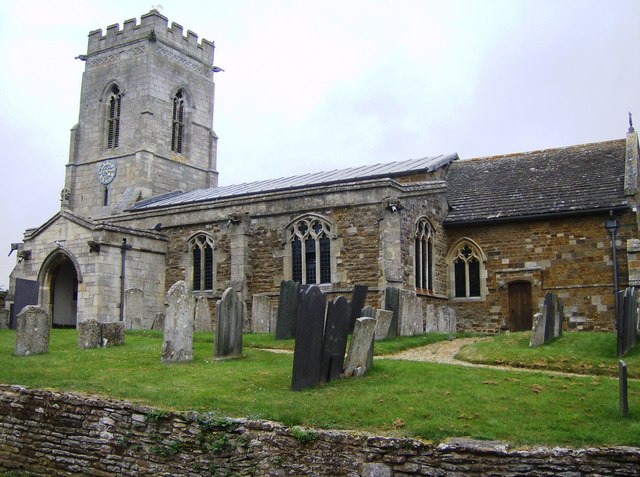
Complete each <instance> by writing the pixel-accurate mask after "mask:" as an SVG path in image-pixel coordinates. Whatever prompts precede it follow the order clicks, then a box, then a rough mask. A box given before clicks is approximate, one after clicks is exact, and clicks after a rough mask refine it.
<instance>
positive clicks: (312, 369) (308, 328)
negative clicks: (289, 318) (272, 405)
mask: <svg viewBox="0 0 640 477" xmlns="http://www.w3.org/2000/svg"><path fill="white" fill-rule="evenodd" d="M325 311H326V302H325V297H324V293H322V291H321V290H320V288H318V287H317V286H315V285H313V286H310V287H308V288H306V289H305V290H303V291H301V292H300V304H299V306H298V317H297V318H296V343H295V348H294V350H293V371H292V373H291V389H292V390H293V391H300V390H302V389H306V388H311V387H314V386H317V385H318V384H320V382H321V365H322V346H323V342H324V316H325Z"/></svg>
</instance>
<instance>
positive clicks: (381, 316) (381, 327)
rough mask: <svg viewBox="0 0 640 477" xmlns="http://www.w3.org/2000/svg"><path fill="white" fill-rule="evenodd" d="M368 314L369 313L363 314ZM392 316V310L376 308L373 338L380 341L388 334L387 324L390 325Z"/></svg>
mask: <svg viewBox="0 0 640 477" xmlns="http://www.w3.org/2000/svg"><path fill="white" fill-rule="evenodd" d="M365 316H369V315H365ZM392 318H393V312H392V311H389V310H376V316H375V319H376V329H375V333H374V339H375V340H376V341H380V340H383V339H386V337H387V335H388V334H389V326H391V319H392Z"/></svg>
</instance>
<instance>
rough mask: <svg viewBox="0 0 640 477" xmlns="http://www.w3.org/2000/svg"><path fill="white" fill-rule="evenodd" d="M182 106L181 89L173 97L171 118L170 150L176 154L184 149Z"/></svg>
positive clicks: (183, 103)
mask: <svg viewBox="0 0 640 477" xmlns="http://www.w3.org/2000/svg"><path fill="white" fill-rule="evenodd" d="M184 108H185V95H184V92H183V91H182V90H180V91H178V92H177V93H176V95H175V96H174V97H173V120H172V130H171V150H172V151H173V152H176V153H178V154H182V153H183V149H184Z"/></svg>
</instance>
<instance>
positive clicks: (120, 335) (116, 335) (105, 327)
mask: <svg viewBox="0 0 640 477" xmlns="http://www.w3.org/2000/svg"><path fill="white" fill-rule="evenodd" d="M100 328H101V330H102V346H120V345H123V344H124V323H123V322H122V321H109V322H106V323H100Z"/></svg>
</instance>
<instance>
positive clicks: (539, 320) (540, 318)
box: [529, 313, 546, 348]
mask: <svg viewBox="0 0 640 477" xmlns="http://www.w3.org/2000/svg"><path fill="white" fill-rule="evenodd" d="M545 325H546V319H545V317H544V315H543V314H542V313H536V314H535V315H533V326H532V327H531V339H530V340H529V347H530V348H537V347H538V346H540V345H542V344H544V335H545Z"/></svg>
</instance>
